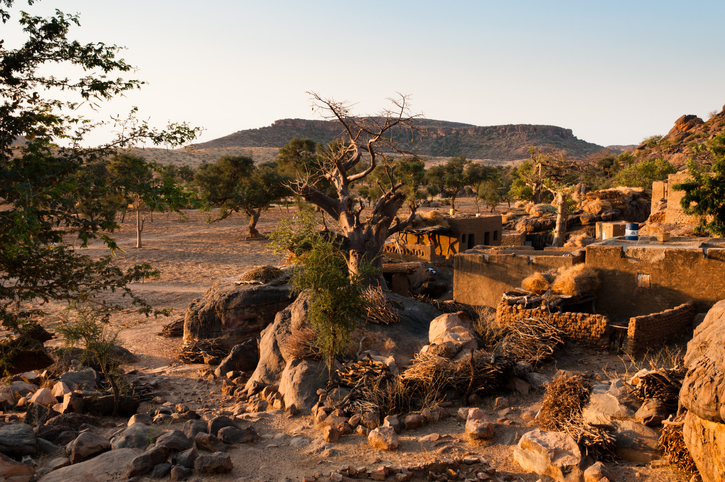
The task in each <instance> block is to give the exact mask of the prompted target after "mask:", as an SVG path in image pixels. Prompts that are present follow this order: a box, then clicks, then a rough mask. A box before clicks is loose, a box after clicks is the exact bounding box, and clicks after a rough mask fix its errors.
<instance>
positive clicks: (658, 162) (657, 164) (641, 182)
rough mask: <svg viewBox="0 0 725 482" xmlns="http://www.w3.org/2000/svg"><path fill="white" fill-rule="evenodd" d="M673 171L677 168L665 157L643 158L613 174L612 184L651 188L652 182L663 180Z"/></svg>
mask: <svg viewBox="0 0 725 482" xmlns="http://www.w3.org/2000/svg"><path fill="white" fill-rule="evenodd" d="M675 172H677V169H675V167H674V166H673V165H672V164H670V163H669V161H666V160H665V159H645V160H643V161H640V162H638V163H636V164H630V165H628V166H626V167H624V168H623V169H622V170H621V171H619V172H618V173H617V175H616V176H614V179H613V180H612V184H613V185H615V186H627V187H641V188H644V189H652V183H653V182H655V181H664V180H665V179H667V176H669V175H670V174H674V173H675Z"/></svg>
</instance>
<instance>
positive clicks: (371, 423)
mask: <svg viewBox="0 0 725 482" xmlns="http://www.w3.org/2000/svg"><path fill="white" fill-rule="evenodd" d="M360 423H361V424H362V425H363V426H365V427H367V428H369V429H371V430H372V429H374V428H375V427H377V426H378V425H380V414H379V413H378V412H365V413H363V414H362V418H361V420H360Z"/></svg>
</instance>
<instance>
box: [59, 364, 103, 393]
mask: <svg viewBox="0 0 725 482" xmlns="http://www.w3.org/2000/svg"><path fill="white" fill-rule="evenodd" d="M60 381H61V382H63V383H65V384H66V385H67V386H68V387H71V388H72V389H73V390H94V389H95V388H96V386H97V382H98V374H97V373H96V371H95V370H94V369H93V368H86V369H84V370H80V371H75V372H65V373H64V374H62V375H61V376H60Z"/></svg>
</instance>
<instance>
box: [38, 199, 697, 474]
mask: <svg viewBox="0 0 725 482" xmlns="http://www.w3.org/2000/svg"><path fill="white" fill-rule="evenodd" d="M463 202H464V205H463V206H461V207H462V208H463V209H462V211H464V212H465V211H469V212H474V211H475V207H474V206H473V205H472V204H471V205H466V204H465V200H463ZM186 215H187V218H186V219H185V220H183V219H181V218H180V217H179V216H178V215H175V214H172V215H167V214H161V215H159V214H156V215H154V217H153V220H148V221H147V222H146V227H145V230H144V233H143V242H144V247H143V248H142V249H136V248H135V247H134V246H135V231H134V229H135V226H134V224H133V222H132V220H131V219H130V217H129V219H126V222H125V223H124V224H123V226H122V229H121V230H120V231H119V232H117V233H116V238H117V240H118V242H119V245H120V246H121V247H122V248H123V250H124V251H125V253H122V254H119V258H118V262H119V263H120V264H122V265H130V264H133V263H139V262H148V263H151V264H152V265H153V266H154V267H156V268H158V269H159V270H160V271H161V277H160V278H159V279H154V280H148V281H147V282H145V283H143V284H137V285H136V286H134V289H135V290H136V291H137V292H139V293H140V294H142V295H143V296H144V297H145V298H146V299H147V300H148V301H149V302H151V303H152V304H153V305H154V306H157V307H170V308H173V309H174V314H173V315H172V317H171V318H170V319H174V318H175V317H178V316H181V315H183V313H184V312H185V310H186V307H187V306H188V304H189V303H190V302H191V301H192V300H193V299H195V298H199V297H201V296H203V294H204V292H205V291H206V289H207V288H208V286H209V285H210V284H211V283H212V282H213V281H214V280H216V279H218V278H221V277H227V276H232V275H236V274H239V273H241V272H243V271H244V270H245V269H246V268H247V267H249V266H253V265H261V264H272V265H277V264H280V262H281V260H280V258H279V257H278V256H276V255H274V254H272V253H271V252H270V251H268V250H267V241H264V240H247V239H246V235H247V230H246V220H245V219H243V218H242V217H232V218H230V219H227V220H225V221H222V222H219V223H214V224H207V223H206V216H207V215H206V214H204V213H200V212H196V211H191V212H188V213H186ZM286 215H288V211H286V210H285V209H283V208H277V207H275V208H273V209H271V210H270V211H268V212H265V213H264V214H263V215H262V218H261V220H260V224H259V229H260V231H261V232H262V233H268V232H269V231H271V230H272V229H273V228H274V226H275V225H276V223H277V222H278V221H279V219H281V218H282V217H283V216H286ZM87 251H88V253H89V254H101V253H102V252H103V251H102V249H100V247H98V248H93V247H92V248H89V249H88V250H87ZM170 319H166V318H156V319H155V318H146V317H144V316H141V315H138V314H137V313H134V312H132V311H127V312H125V313H122V314H120V315H116V316H115V317H114V319H113V321H112V323H113V324H114V326H117V327H119V328H122V331H121V339H122V340H123V342H124V344H125V346H126V347H127V348H128V349H130V350H131V351H132V352H133V353H135V354H136V355H138V356H139V361H138V362H137V363H136V364H134V365H133V366H129V367H127V371H130V370H136V373H137V375H136V376H143V377H145V378H146V379H147V380H152V379H155V380H156V383H158V393H157V394H158V396H159V397H160V399H159V401H169V402H173V403H178V402H184V403H186V404H187V405H188V406H189V407H190V408H191V409H193V410H197V411H199V412H200V413H202V414H207V415H213V414H231V413H232V412H231V407H232V406H233V405H234V403H235V402H234V400H229V399H227V397H224V396H223V395H222V393H221V387H220V383H219V382H218V381H216V380H212V379H210V377H208V376H205V375H206V374H207V373H208V367H206V366H204V365H182V364H180V363H178V361H177V360H176V355H177V353H178V350H179V349H180V348H181V339H180V338H176V339H168V338H162V337H160V336H157V335H158V333H159V332H160V331H161V328H162V326H163V325H164V324H166V323H168V322H169V321H170ZM55 322H56V320H55V319H54V318H52V317H51V318H49V323H48V324H49V325H51V327H52V325H53V324H54V323H55ZM626 368H629V369H630V370H631V369H633V368H632V367H631V366H630V367H626V366H625V364H624V363H623V362H622V360H621V359H620V358H618V357H616V356H610V355H603V354H593V353H590V352H585V351H583V350H580V349H578V348H576V347H567V348H565V349H564V350H563V351H562V352H561V353H559V354H558V357H557V360H556V361H554V362H552V363H550V364H549V365H547V366H546V367H544V373H546V374H547V375H550V376H552V375H554V374H555V372H556V370H558V369H568V370H573V371H577V372H589V373H590V374H592V375H594V376H596V377H598V378H601V379H606V378H607V377H608V376H609V375H611V374H613V373H615V372H620V373H621V372H622V371H624V370H625V369H626ZM541 395H542V394H541V393H539V392H532V393H530V394H528V395H520V394H517V393H510V394H509V395H507V396H508V397H509V399H510V405H511V407H510V410H506V411H504V412H501V411H497V410H494V408H493V400H492V399H487V400H484V402H483V403H482V405H481V408H483V409H484V410H485V411H486V412H487V413H488V414H489V416H490V417H491V418H492V419H493V420H497V421H498V422H499V424H498V425H497V428H496V436H495V438H494V439H493V440H492V441H490V442H487V443H485V444H482V443H471V442H469V441H468V440H467V438H466V437H465V435H464V433H463V432H464V427H463V425H462V423H461V422H460V421H458V420H457V419H456V417H455V413H456V411H457V407H452V408H450V409H449V411H450V412H451V414H452V415H453V416H452V417H451V418H448V419H445V420H441V421H439V422H436V423H434V424H431V425H428V426H426V427H424V428H421V429H418V430H413V431H406V432H403V434H402V439H401V440H402V445H401V448H400V450H398V451H396V452H385V453H380V452H376V451H375V450H374V449H371V448H370V447H369V446H368V445H367V443H366V442H367V441H366V439H365V438H364V437H360V436H356V435H351V436H346V437H343V438H342V440H341V441H340V442H338V443H336V444H334V445H333V446H332V447H325V446H324V443H323V442H322V440H321V432H320V429H319V427H317V426H316V424H315V423H314V421H313V420H312V418H311V417H310V416H308V415H307V414H301V415H298V416H296V417H290V416H288V415H287V414H284V413H274V412H267V413H263V414H260V415H258V416H257V415H250V416H249V417H250V419H249V421H248V422H249V423H251V424H252V425H253V426H254V428H255V430H256V431H257V432H258V433H259V434H260V435H261V436H262V440H261V441H260V442H258V443H255V444H244V445H235V446H233V447H232V448H231V449H230V452H229V453H230V454H231V457H232V460H233V463H234V470H233V471H232V472H231V473H230V474H226V475H224V476H214V477H204V479H203V480H220V481H221V480H225V481H226V480H258V481H282V480H286V479H287V480H293V481H301V480H302V478H303V477H304V476H311V475H313V474H315V473H318V474H322V475H327V474H329V472H330V471H331V470H334V469H338V468H340V467H346V466H352V467H356V468H361V467H366V468H367V469H375V468H377V467H379V466H381V465H386V464H387V465H403V464H410V463H425V462H429V461H432V460H435V459H440V458H445V457H453V456H458V455H461V456H463V455H479V456H482V457H484V458H485V459H486V460H487V461H488V462H489V463H490V465H491V466H493V467H494V468H495V469H496V470H497V471H498V473H499V474H500V475H501V478H502V479H503V480H516V481H531V482H533V481H536V480H539V479H540V477H539V476H537V475H535V474H524V473H522V471H521V469H520V467H519V466H518V465H517V464H516V463H515V462H514V461H513V460H512V451H513V447H514V445H515V444H516V442H517V441H518V439H519V438H520V436H521V435H522V434H523V433H525V432H527V431H529V430H532V429H533V428H535V427H534V425H533V424H532V423H531V422H528V421H526V420H525V419H526V418H527V416H526V415H527V414H528V415H530V412H531V411H532V410H534V411H535V410H536V409H537V408H538V405H537V404H538V403H539V402H540V399H541ZM154 406H155V404H153V403H144V405H143V406H142V408H141V409H142V410H149V409H152V408H153V407H154ZM522 415H524V417H523V418H522ZM115 422H116V423H117V425H118V427H119V428H120V427H121V426H122V425H124V424H125V420H120V419H119V420H116V421H115ZM180 427H181V424H174V425H170V426H169V427H168V428H180ZM431 433H436V434H439V435H441V438H440V439H439V440H438V441H430V442H421V441H420V438H421V437H423V436H425V435H428V434H431ZM292 437H302V438H295V439H294V440H296V441H297V443H299V445H304V446H302V447H294V446H291V445H290V442H291V440H292ZM434 438H435V437H434ZM609 465H610V466H611V467H613V468H614V470H615V471H616V473H617V479H616V480H619V481H629V480H632V481H634V480H652V481H663V482H670V481H672V482H674V481H684V480H688V478H687V477H686V476H685V475H684V474H681V473H677V472H675V471H673V470H672V469H670V468H669V467H668V466H663V464H662V463H661V462H655V463H653V464H650V465H642V466H636V465H632V464H623V463H619V464H618V463H612V464H609ZM426 475H427V474H426ZM462 479H463V477H462ZM541 479H542V480H551V479H547V478H546V477H543V478H541ZM389 480H392V477H390V478H389ZM415 480H425V479H424V478H420V479H415Z"/></svg>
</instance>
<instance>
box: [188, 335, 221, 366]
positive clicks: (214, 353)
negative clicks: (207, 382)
mask: <svg viewBox="0 0 725 482" xmlns="http://www.w3.org/2000/svg"><path fill="white" fill-rule="evenodd" d="M228 354H229V348H228V347H227V346H226V344H225V343H224V342H222V341H221V340H219V339H216V338H209V339H205V340H196V341H192V342H189V343H184V347H183V348H182V349H181V353H179V360H181V361H182V362H183V363H206V364H209V365H217V364H219V362H220V361H221V360H222V359H223V358H224V357H225V356H227V355H228Z"/></svg>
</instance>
